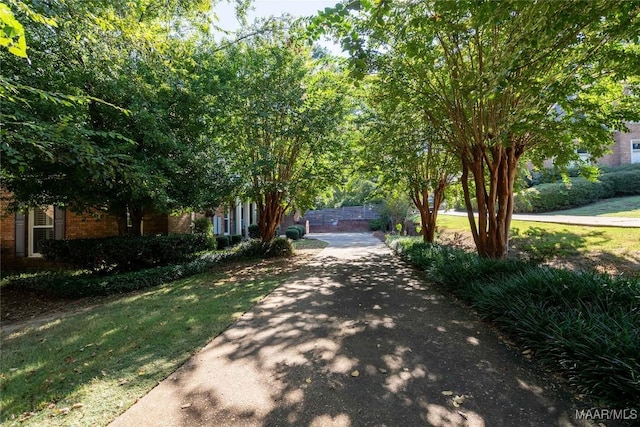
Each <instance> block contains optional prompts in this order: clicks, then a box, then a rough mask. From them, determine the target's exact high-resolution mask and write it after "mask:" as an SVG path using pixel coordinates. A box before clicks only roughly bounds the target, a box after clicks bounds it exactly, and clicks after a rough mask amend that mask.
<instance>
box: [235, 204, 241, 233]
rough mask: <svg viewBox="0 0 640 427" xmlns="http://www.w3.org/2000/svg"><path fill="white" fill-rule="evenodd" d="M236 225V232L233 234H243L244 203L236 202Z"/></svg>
mask: <svg viewBox="0 0 640 427" xmlns="http://www.w3.org/2000/svg"><path fill="white" fill-rule="evenodd" d="M233 219H234V222H233V223H234V224H235V232H234V233H233V234H242V201H240V199H237V200H236V215H235V217H234V218H233Z"/></svg>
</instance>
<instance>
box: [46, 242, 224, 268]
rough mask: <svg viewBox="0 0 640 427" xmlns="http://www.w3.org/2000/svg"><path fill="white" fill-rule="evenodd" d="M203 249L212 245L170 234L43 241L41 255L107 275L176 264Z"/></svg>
mask: <svg viewBox="0 0 640 427" xmlns="http://www.w3.org/2000/svg"><path fill="white" fill-rule="evenodd" d="M207 249H212V243H211V241H210V240H209V239H208V238H207V236H205V235H202V234H174V235H169V236H123V237H107V238H101V239H71V240H45V241H44V242H43V248H42V253H43V255H44V256H45V257H46V258H48V259H52V260H56V261H61V262H64V263H67V264H70V265H73V266H75V267H78V268H87V269H91V270H93V271H100V272H103V273H110V272H113V271H120V272H123V271H136V270H142V269H145V268H150V267H156V266H162V265H169V264H176V263H180V262H184V261H186V260H188V259H189V258H191V257H192V256H193V255H194V254H195V253H197V252H201V251H204V250H207Z"/></svg>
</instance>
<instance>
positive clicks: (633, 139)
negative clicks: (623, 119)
mask: <svg viewBox="0 0 640 427" xmlns="http://www.w3.org/2000/svg"><path fill="white" fill-rule="evenodd" d="M626 125H627V129H628V130H629V131H628V132H614V133H613V135H612V140H613V141H612V144H611V146H610V149H611V152H610V153H608V154H605V155H604V156H602V157H600V158H599V159H597V160H596V164H597V165H599V166H610V167H615V166H620V165H626V164H630V163H640V122H639V123H635V122H630V123H626ZM576 152H577V153H578V155H579V156H580V159H581V160H583V161H589V159H590V155H589V153H588V152H587V151H585V150H580V149H579V148H576ZM543 165H544V167H545V168H551V167H553V159H547V160H545V161H544V164H543ZM527 167H528V168H529V169H531V168H532V165H531V164H528V165H527Z"/></svg>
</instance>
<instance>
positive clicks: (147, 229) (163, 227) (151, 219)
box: [142, 215, 169, 236]
mask: <svg viewBox="0 0 640 427" xmlns="http://www.w3.org/2000/svg"><path fill="white" fill-rule="evenodd" d="M167 217H168V215H145V216H144V217H142V234H144V235H145V236H151V235H154V234H166V233H167V229H168V227H169V220H168V218H167Z"/></svg>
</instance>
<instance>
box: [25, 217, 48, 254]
mask: <svg viewBox="0 0 640 427" xmlns="http://www.w3.org/2000/svg"><path fill="white" fill-rule="evenodd" d="M39 209H42V208H39ZM46 209H47V210H49V209H50V210H51V214H52V216H51V225H35V222H36V220H35V217H36V212H35V209H29V219H28V223H27V245H28V247H27V256H29V257H41V256H42V254H41V253H39V252H34V251H33V249H34V248H33V244H34V241H33V237H34V234H35V233H34V230H36V229H40V230H46V229H50V230H51V238H52V239H53V229H54V224H55V221H54V215H55V213H54V208H53V206H47V207H46Z"/></svg>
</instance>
